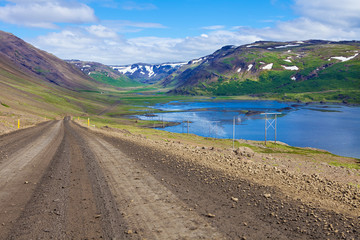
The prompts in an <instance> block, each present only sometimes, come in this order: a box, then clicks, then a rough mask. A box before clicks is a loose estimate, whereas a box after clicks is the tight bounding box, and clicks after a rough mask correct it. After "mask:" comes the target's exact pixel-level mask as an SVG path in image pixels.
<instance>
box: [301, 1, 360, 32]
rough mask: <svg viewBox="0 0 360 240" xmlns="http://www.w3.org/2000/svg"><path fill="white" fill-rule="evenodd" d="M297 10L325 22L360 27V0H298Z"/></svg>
mask: <svg viewBox="0 0 360 240" xmlns="http://www.w3.org/2000/svg"><path fill="white" fill-rule="evenodd" d="M295 2H296V5H295V10H296V11H297V12H299V13H300V14H301V15H302V16H303V17H306V18H308V19H311V20H313V21H317V22H320V23H323V24H332V25H334V24H335V25H336V26H341V27H360V3H359V0H341V1H338V0H296V1H295Z"/></svg>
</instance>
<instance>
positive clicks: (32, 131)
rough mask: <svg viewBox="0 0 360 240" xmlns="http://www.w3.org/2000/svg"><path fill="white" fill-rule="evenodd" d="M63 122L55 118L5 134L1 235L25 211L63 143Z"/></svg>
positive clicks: (0, 175)
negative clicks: (43, 173)
mask: <svg viewBox="0 0 360 240" xmlns="http://www.w3.org/2000/svg"><path fill="white" fill-rule="evenodd" d="M61 124H62V123H61V122H59V121H58V122H55V121H54V122H50V123H46V124H41V125H40V126H39V127H34V128H29V129H26V130H24V131H17V132H14V133H11V134H7V135H5V136H1V140H2V141H1V144H0V145H1V146H0V151H1V156H3V157H2V159H3V160H2V161H1V163H0V233H1V234H0V238H4V237H5V236H6V235H7V232H8V231H9V230H10V228H11V227H12V224H13V223H14V221H15V220H16V218H17V217H18V216H19V215H20V214H21V212H22V211H23V207H24V205H25V204H26V202H27V201H28V200H29V199H30V197H31V195H32V193H33V191H34V189H35V188H36V184H37V182H38V181H39V180H40V178H41V173H42V172H43V171H44V170H45V169H46V167H47V165H48V163H49V159H51V157H52V156H53V155H54V153H55V151H56V148H57V146H58V145H59V143H60V141H59V139H58V137H59V136H60V137H61V134H62V132H61ZM50 146H52V147H54V148H51V147H50ZM39 172H40V174H39Z"/></svg>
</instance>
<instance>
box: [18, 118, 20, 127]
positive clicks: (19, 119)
mask: <svg viewBox="0 0 360 240" xmlns="http://www.w3.org/2000/svg"><path fill="white" fill-rule="evenodd" d="M19 128H20V119H18V129H19Z"/></svg>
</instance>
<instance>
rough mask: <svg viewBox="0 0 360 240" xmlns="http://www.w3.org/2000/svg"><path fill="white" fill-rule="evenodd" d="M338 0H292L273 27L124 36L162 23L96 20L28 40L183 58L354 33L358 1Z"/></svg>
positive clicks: (89, 51)
mask: <svg viewBox="0 0 360 240" xmlns="http://www.w3.org/2000/svg"><path fill="white" fill-rule="evenodd" d="M344 1H345V2H340V1H334V0H295V5H294V9H296V11H297V12H298V13H299V14H300V17H298V18H296V19H293V20H291V21H277V22H276V24H275V25H274V27H271V28H264V29H259V28H251V27H235V26H234V27H229V28H228V29H227V28H226V27H225V26H222V25H214V26H207V27H203V28H202V29H203V31H204V32H200V33H199V34H198V35H197V36H190V37H183V38H171V37H169V38H164V37H155V36H143V37H137V38H128V39H126V38H124V37H123V36H120V35H119V34H123V33H127V32H137V31H141V30H143V29H145V28H146V29H151V28H164V29H165V28H166V26H164V25H162V24H159V23H144V22H131V21H102V22H101V23H100V24H97V25H92V26H89V27H77V28H71V29H70V28H67V29H66V30H63V31H61V32H58V33H51V34H48V35H45V36H42V37H39V38H38V39H36V40H35V41H33V42H32V43H34V44H35V45H36V46H37V47H39V48H41V49H44V50H46V51H49V52H51V53H53V54H55V55H57V56H59V57H61V58H65V59H69V58H75V59H81V60H90V61H98V62H102V63H105V64H130V63H135V62H147V63H161V62H169V61H188V60H191V59H195V58H199V57H202V56H205V55H208V54H211V53H212V52H214V51H216V50H217V49H219V48H221V47H222V46H224V45H242V44H248V43H252V42H254V41H257V40H276V41H287V40H307V39H327V40H353V39H360V14H357V13H359V12H360V11H359V8H360V6H359V5H360V4H356V1H358V0H356V1H355V0H344ZM37 2H38V1H37ZM44 3H45V2H44ZM350 5H352V7H349V6H350ZM78 6H82V5H78ZM0 9H1V8H0Z"/></svg>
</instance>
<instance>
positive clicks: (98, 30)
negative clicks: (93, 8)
mask: <svg viewBox="0 0 360 240" xmlns="http://www.w3.org/2000/svg"><path fill="white" fill-rule="evenodd" d="M86 30H87V31H88V32H89V33H91V34H93V35H95V36H97V37H101V38H115V37H116V36H117V34H116V32H115V31H113V30H111V29H110V28H107V27H105V26H103V25H92V26H90V27H87V28H86Z"/></svg>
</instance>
